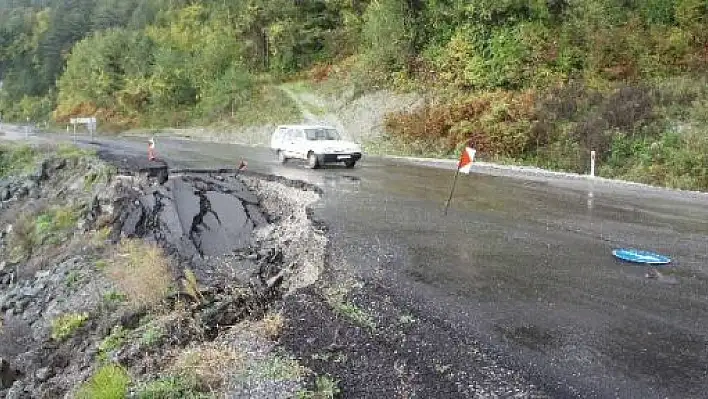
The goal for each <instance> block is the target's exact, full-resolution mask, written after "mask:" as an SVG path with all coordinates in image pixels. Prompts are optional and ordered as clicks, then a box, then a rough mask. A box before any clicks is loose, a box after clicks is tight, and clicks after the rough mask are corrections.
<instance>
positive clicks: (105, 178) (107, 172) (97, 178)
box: [84, 164, 118, 191]
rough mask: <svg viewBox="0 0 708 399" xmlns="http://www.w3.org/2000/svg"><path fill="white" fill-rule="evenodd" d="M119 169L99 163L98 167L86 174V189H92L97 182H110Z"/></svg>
mask: <svg viewBox="0 0 708 399" xmlns="http://www.w3.org/2000/svg"><path fill="white" fill-rule="evenodd" d="M117 171H118V170H117V169H116V168H115V167H114V166H111V165H106V164H99V166H98V168H97V169H95V170H91V171H90V172H89V173H87V174H86V175H85V176H84V190H86V191H91V189H92V188H93V186H94V185H96V184H108V183H110V182H111V179H112V178H113V176H115V175H116V173H117Z"/></svg>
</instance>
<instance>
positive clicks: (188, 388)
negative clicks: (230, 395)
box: [136, 376, 215, 399]
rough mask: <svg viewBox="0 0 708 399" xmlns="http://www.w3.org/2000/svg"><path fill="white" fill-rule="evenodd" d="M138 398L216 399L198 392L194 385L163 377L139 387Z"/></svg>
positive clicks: (174, 378) (182, 380)
mask: <svg viewBox="0 0 708 399" xmlns="http://www.w3.org/2000/svg"><path fill="white" fill-rule="evenodd" d="M136 396H137V398H138V399H173V398H184V399H207V398H215V396H214V395H209V394H205V393H201V392H198V391H197V390H196V387H195V386H194V385H193V384H192V383H190V382H189V381H186V380H185V379H183V378H180V377H174V376H169V377H163V378H160V379H157V380H154V381H150V382H148V383H145V384H143V385H141V386H139V387H138V390H137V393H136Z"/></svg>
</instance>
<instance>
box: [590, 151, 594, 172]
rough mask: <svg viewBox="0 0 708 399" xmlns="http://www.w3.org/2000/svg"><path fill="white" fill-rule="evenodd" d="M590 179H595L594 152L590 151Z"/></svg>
mask: <svg viewBox="0 0 708 399" xmlns="http://www.w3.org/2000/svg"><path fill="white" fill-rule="evenodd" d="M590 177H595V151H590Z"/></svg>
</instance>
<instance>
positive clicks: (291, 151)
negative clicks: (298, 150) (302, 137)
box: [283, 129, 295, 158]
mask: <svg viewBox="0 0 708 399" xmlns="http://www.w3.org/2000/svg"><path fill="white" fill-rule="evenodd" d="M293 133H294V131H293V129H287V130H286V131H285V133H283V153H284V154H285V156H286V157H287V158H293V157H294V156H295V143H294V141H293Z"/></svg>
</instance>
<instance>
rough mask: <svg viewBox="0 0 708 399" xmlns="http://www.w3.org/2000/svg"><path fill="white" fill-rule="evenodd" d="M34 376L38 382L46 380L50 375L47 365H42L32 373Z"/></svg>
mask: <svg viewBox="0 0 708 399" xmlns="http://www.w3.org/2000/svg"><path fill="white" fill-rule="evenodd" d="M34 376H35V378H37V380H39V381H40V382H44V381H47V380H48V379H49V377H51V374H50V370H49V367H42V368H41V369H39V370H37V371H36V372H35V373H34Z"/></svg>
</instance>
